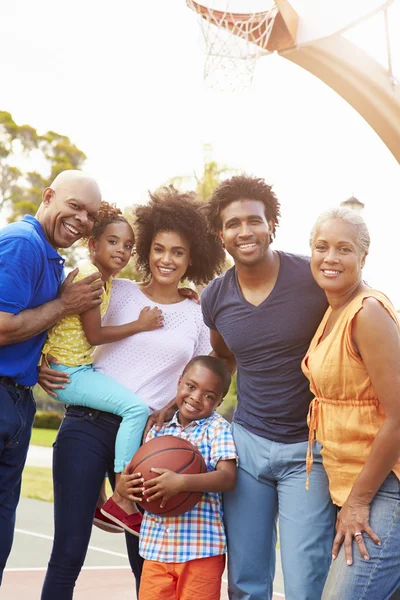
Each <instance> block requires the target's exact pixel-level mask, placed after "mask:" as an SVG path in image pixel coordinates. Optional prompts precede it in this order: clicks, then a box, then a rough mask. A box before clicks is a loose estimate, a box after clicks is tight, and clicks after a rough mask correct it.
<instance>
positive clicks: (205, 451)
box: [139, 412, 237, 563]
mask: <svg viewBox="0 0 400 600" xmlns="http://www.w3.org/2000/svg"><path fill="white" fill-rule="evenodd" d="M177 417H178V413H177V412H176V413H175V415H174V417H173V418H172V420H171V421H170V422H169V423H166V424H165V425H164V426H163V427H162V428H161V429H160V431H158V432H156V431H155V430H154V427H153V428H152V429H151V431H150V432H149V434H148V436H147V438H146V441H148V440H150V439H152V438H153V437H156V436H159V435H174V436H176V437H180V438H184V439H186V440H189V441H190V442H191V443H192V444H194V445H195V446H196V447H197V448H198V449H199V450H200V452H201V454H202V455H203V458H204V460H205V462H206V465H207V471H213V470H215V468H216V466H217V463H218V461H220V460H231V459H236V458H237V454H236V448H235V444H234V441H233V437H232V434H231V431H230V426H229V423H228V422H227V421H226V420H225V419H224V418H223V417H221V415H219V414H217V413H215V412H214V413H213V414H212V415H211V416H210V417H207V418H206V419H201V420H200V421H192V422H191V423H190V424H189V425H188V426H187V427H185V428H184V427H182V425H180V423H179V421H178V418H177ZM222 516H223V513H222V494H221V493H218V492H213V493H211V492H204V494H203V496H202V498H201V500H200V502H199V503H198V504H197V505H196V506H195V507H194V508H192V510H189V511H188V512H187V513H185V514H183V515H180V516H179V517H160V516H156V515H152V514H150V513H147V512H146V513H145V516H144V519H143V522H142V526H141V528H140V544H139V552H140V554H141V556H143V558H146V559H147V560H156V561H159V562H178V563H181V562H187V561H189V560H194V559H196V558H206V557H209V556H217V555H219V554H225V552H226V537H225V530H224V525H223V521H222Z"/></svg>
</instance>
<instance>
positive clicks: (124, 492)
mask: <svg viewBox="0 0 400 600" xmlns="http://www.w3.org/2000/svg"><path fill="white" fill-rule="evenodd" d="M143 483H144V479H143V477H142V474H141V473H129V465H127V466H126V467H125V469H124V470H123V471H122V473H121V476H120V477H119V481H118V483H117V484H116V486H115V489H116V490H117V492H118V494H119V495H120V496H122V497H123V498H126V499H127V500H131V501H132V502H143V492H144V487H143Z"/></svg>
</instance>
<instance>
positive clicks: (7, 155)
mask: <svg viewBox="0 0 400 600" xmlns="http://www.w3.org/2000/svg"><path fill="white" fill-rule="evenodd" d="M85 160H86V156H85V154H84V153H83V152H82V151H81V150H79V148H77V147H76V146H75V145H74V144H73V143H72V142H71V140H70V139H69V138H68V137H67V136H65V135H60V134H59V133H56V132H55V131H48V132H47V133H45V134H44V135H39V134H38V132H37V131H36V129H34V128H33V127H31V126H30V125H17V123H16V122H15V121H14V119H13V118H12V116H11V114H10V113H9V112H6V111H0V209H7V210H8V211H10V216H9V219H8V220H9V222H12V221H16V220H17V219H19V218H21V217H22V216H23V215H24V214H30V215H34V214H36V211H37V209H38V207H39V204H40V202H41V199H42V191H43V189H44V188H45V187H46V186H47V185H49V183H50V182H51V181H52V180H53V179H54V178H55V177H56V176H57V175H58V174H59V173H61V171H64V170H67V169H81V168H82V166H83V165H84V163H85ZM37 164H39V165H41V166H42V171H35V170H32V169H31V167H32V166H33V165H37Z"/></svg>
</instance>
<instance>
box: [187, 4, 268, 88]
mask: <svg viewBox="0 0 400 600" xmlns="http://www.w3.org/2000/svg"><path fill="white" fill-rule="evenodd" d="M186 3H187V5H188V6H189V8H191V9H192V10H193V11H194V12H195V13H197V14H198V15H200V19H199V23H200V27H201V30H202V33H203V37H204V41H205V45H206V60H205V64H204V83H205V84H206V85H207V87H210V88H213V89H217V90H219V91H229V92H239V91H243V90H245V89H246V88H248V87H249V86H250V84H251V82H252V80H253V75H254V70H255V67H256V64H257V60H258V59H259V57H260V56H262V55H263V54H268V50H267V44H268V40H269V37H270V35H271V32H272V28H273V25H274V21H275V17H276V15H277V14H278V9H277V7H276V6H273V7H272V8H271V9H269V10H267V11H265V12H253V13H246V14H239V13H235V12H231V11H230V10H229V0H226V8H225V10H223V11H221V10H216V9H214V8H211V7H209V6H205V5H204V4H199V3H197V2H195V0H186Z"/></svg>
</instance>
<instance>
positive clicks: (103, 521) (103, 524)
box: [93, 507, 124, 533]
mask: <svg viewBox="0 0 400 600" xmlns="http://www.w3.org/2000/svg"><path fill="white" fill-rule="evenodd" d="M93 525H96V527H98V528H99V529H102V530H103V531H107V532H108V533H124V529H123V528H122V527H120V526H119V525H117V524H116V523H114V522H113V521H110V519H108V518H107V517H106V516H104V515H103V514H102V513H101V510H100V508H98V507H96V512H95V513H94V519H93Z"/></svg>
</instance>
